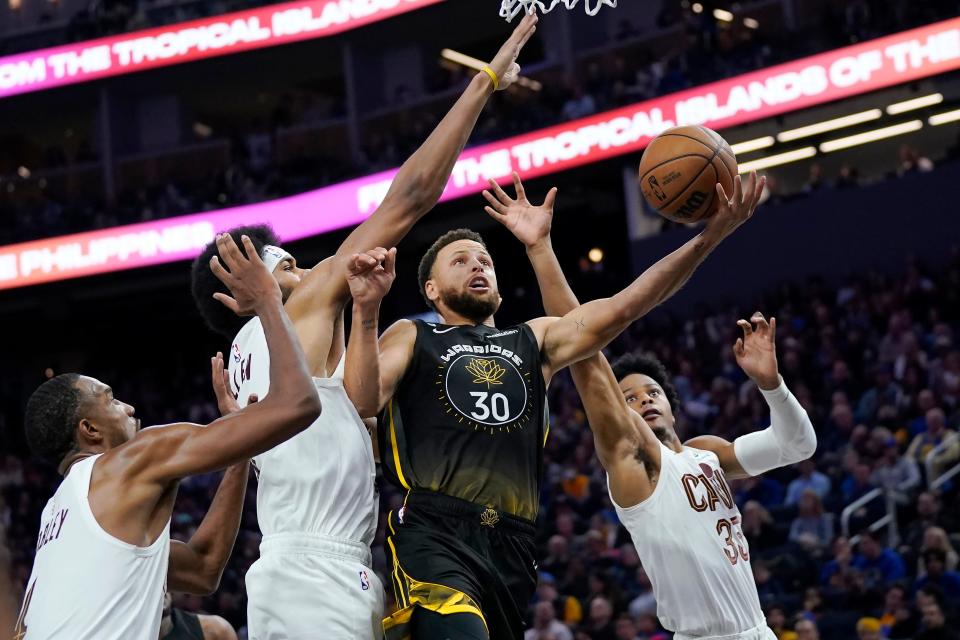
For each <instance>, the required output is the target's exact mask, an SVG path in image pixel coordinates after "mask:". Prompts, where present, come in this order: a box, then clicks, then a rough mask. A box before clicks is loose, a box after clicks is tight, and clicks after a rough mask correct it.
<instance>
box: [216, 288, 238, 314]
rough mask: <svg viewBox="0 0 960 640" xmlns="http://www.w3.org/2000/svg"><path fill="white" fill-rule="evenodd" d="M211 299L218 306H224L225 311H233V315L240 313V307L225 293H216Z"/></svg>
mask: <svg viewBox="0 0 960 640" xmlns="http://www.w3.org/2000/svg"><path fill="white" fill-rule="evenodd" d="M213 299H214V300H216V301H218V302H219V303H220V304H222V305H223V306H225V307H226V308H227V309H230V311H233V312H234V313H239V312H240V305H239V304H237V301H236V300H234V299H233V298H231V297H230V296H228V295H227V294H225V293H219V292H217V293H215V294H213Z"/></svg>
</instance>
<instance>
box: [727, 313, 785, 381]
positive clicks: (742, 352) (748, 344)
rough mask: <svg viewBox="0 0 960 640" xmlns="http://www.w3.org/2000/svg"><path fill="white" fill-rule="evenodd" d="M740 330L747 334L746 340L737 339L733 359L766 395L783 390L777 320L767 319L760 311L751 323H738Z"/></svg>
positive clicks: (744, 321) (742, 321)
mask: <svg viewBox="0 0 960 640" xmlns="http://www.w3.org/2000/svg"><path fill="white" fill-rule="evenodd" d="M737 326H738V327H740V329H742V330H743V337H742V338H737V342H736V344H734V345H733V355H734V356H735V357H736V358H737V364H738V365H740V368H741V369H743V371H744V373H746V374H747V375H748V376H750V378H751V379H752V380H753V381H754V382H756V383H757V386H758V387H760V388H761V389H763V390H765V391H770V390H772V389H776V388H777V387H779V386H780V373H779V371H778V370H777V344H776V338H777V319H776V318H770V321H769V322H767V319H766V318H764V317H763V314H762V313H760V312H759V311H757V312H756V313H755V314H753V316H752V317H751V318H750V321H749V322H748V321H746V320H738V321H737Z"/></svg>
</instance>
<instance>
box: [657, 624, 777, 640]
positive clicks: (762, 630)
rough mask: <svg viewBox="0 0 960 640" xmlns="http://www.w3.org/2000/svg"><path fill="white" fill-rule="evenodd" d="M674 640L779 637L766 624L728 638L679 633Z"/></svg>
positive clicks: (751, 639)
mask: <svg viewBox="0 0 960 640" xmlns="http://www.w3.org/2000/svg"><path fill="white" fill-rule="evenodd" d="M673 640H777V636H776V635H775V634H774V633H773V631H771V630H770V627H768V626H767V623H766V622H764V623H761V624H759V625H757V626H756V627H754V628H753V629H749V630H747V631H742V632H740V633H734V634H730V635H726V636H688V635H685V634H682V633H678V634H676V635H674V636H673Z"/></svg>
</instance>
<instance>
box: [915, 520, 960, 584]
mask: <svg viewBox="0 0 960 640" xmlns="http://www.w3.org/2000/svg"><path fill="white" fill-rule="evenodd" d="M929 549H939V550H940V551H942V552H943V553H944V561H945V563H946V569H947V570H948V571H956V569H957V560H958V557H957V552H956V550H955V549H954V548H953V545H952V544H951V543H950V538H949V537H948V536H947V532H946V531H944V530H943V529H942V528H940V527H927V530H926V531H924V532H923V546H922V547H920V554H921V558H920V560H919V562H918V563H917V575H923V574H924V573H926V572H927V570H926V567H925V566H924V564H923V557H922V556H923V553H924V552H925V551H927V550H929Z"/></svg>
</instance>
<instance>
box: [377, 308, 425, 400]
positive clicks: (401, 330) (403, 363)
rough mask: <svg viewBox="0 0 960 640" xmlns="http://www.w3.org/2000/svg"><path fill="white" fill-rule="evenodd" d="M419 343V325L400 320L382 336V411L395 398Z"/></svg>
mask: <svg viewBox="0 0 960 640" xmlns="http://www.w3.org/2000/svg"><path fill="white" fill-rule="evenodd" d="M416 343H417V325H415V324H414V323H413V322H411V321H410V320H400V321H398V322H395V323H394V324H393V325H391V326H390V328H389V329H387V330H386V331H384V332H383V335H382V336H380V403H379V404H380V407H379V409H380V411H382V410H383V408H384V407H386V406H387V403H388V402H390V399H391V398H393V394H394V392H396V390H397V385H399V384H400V380H401V379H402V378H403V375H404V374H405V373H406V372H407V367H409V366H410V360H411V359H412V358H413V348H414V346H416Z"/></svg>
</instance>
